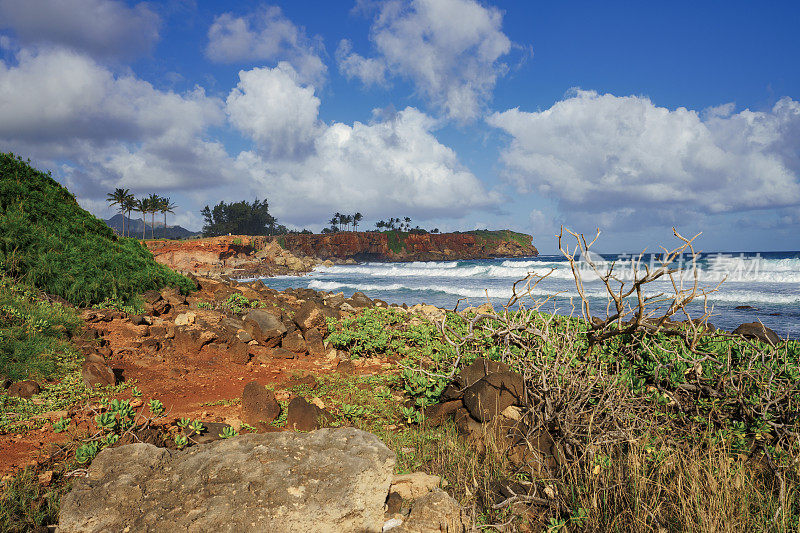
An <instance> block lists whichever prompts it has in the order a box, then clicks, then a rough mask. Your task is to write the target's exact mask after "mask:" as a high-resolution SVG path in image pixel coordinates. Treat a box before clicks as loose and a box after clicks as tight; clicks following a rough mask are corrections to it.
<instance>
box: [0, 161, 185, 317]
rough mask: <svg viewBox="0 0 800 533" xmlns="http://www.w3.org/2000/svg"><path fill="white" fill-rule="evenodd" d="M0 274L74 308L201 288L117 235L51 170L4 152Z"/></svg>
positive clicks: (0, 171) (0, 166) (0, 167)
mask: <svg viewBox="0 0 800 533" xmlns="http://www.w3.org/2000/svg"><path fill="white" fill-rule="evenodd" d="M0 274H2V275H4V276H9V277H11V278H14V279H17V280H20V281H23V282H25V283H28V284H31V285H33V286H35V287H37V288H39V289H41V290H44V291H46V292H47V293H49V294H54V295H58V296H60V297H62V298H64V299H66V300H68V301H69V302H70V303H72V304H75V305H90V304H96V303H100V302H103V301H104V300H106V299H114V300H118V301H122V302H125V301H128V300H130V298H131V297H132V296H134V295H135V294H137V293H140V292H144V291H146V290H149V289H158V288H161V287H164V286H166V285H172V286H175V287H179V288H180V289H181V290H182V291H184V292H185V291H188V290H190V289H191V288H192V287H193V286H194V284H193V282H192V281H190V280H189V279H187V278H185V277H183V276H180V275H178V274H176V273H175V272H173V271H171V270H170V269H168V268H167V267H165V266H163V265H160V264H158V263H156V262H155V261H154V260H153V256H152V254H151V253H150V252H148V251H147V249H146V248H144V247H143V246H142V245H141V244H140V243H139V242H138V241H137V240H135V239H124V238H120V237H117V236H116V235H114V232H113V231H111V229H110V228H109V227H108V226H106V224H105V223H104V222H103V221H102V220H100V219H98V218H96V217H94V216H93V215H92V214H90V213H89V212H87V211H85V210H84V209H81V207H80V206H79V205H78V202H77V200H76V199H75V197H74V196H73V195H72V194H71V193H70V192H69V191H68V190H67V189H66V188H64V187H63V186H61V185H60V184H58V183H57V182H56V181H55V180H54V179H53V178H52V177H50V175H49V174H46V173H44V172H41V171H39V170H36V169H35V168H33V167H31V166H30V165H29V164H28V163H26V162H25V161H23V160H22V159H21V158H19V157H17V156H15V155H13V154H7V153H0Z"/></svg>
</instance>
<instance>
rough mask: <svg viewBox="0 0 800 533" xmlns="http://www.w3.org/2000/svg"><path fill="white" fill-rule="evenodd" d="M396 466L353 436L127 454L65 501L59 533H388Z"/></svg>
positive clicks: (277, 438)
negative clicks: (388, 501) (387, 514)
mask: <svg viewBox="0 0 800 533" xmlns="http://www.w3.org/2000/svg"><path fill="white" fill-rule="evenodd" d="M393 466H394V454H393V453H392V452H391V451H390V450H389V449H388V448H387V447H386V446H385V445H384V444H383V443H381V442H380V440H379V439H378V438H377V437H376V436H374V435H372V434H370V433H366V432H364V431H360V430H357V429H354V428H338V429H321V430H319V431H314V432H311V433H305V434H302V433H293V432H281V433H265V434H248V435H241V436H238V437H234V438H232V439H227V440H221V441H216V442H213V443H210V444H207V445H203V446H195V447H192V448H189V449H187V450H184V451H181V452H174V451H169V450H166V449H164V448H157V447H156V446H153V445H150V444H131V445H127V446H120V447H118V448H110V449H107V450H104V451H103V452H101V453H100V454H98V456H97V457H96V458H95V460H94V462H93V463H92V465H91V466H90V467H89V475H88V477H87V478H85V479H80V480H79V481H77V482H76V483H75V485H74V487H73V489H72V491H71V492H70V493H69V494H68V495H66V496H65V497H64V498H63V500H62V504H61V513H60V521H59V526H58V530H57V531H59V532H63V533H66V532H78V531H81V532H84V531H87V532H88V531H97V532H99V531H153V532H155V531H165V532H166V531H170V532H171V531H213V532H215V533H217V532H223V531H231V532H233V531H236V532H240V531H272V532H282V531H286V532H292V533H296V532H299V531H314V532H347V531H352V532H356V531H358V532H368V531H381V528H382V526H383V520H384V511H383V505H384V501H385V500H386V495H387V493H388V490H389V486H390V485H391V482H392V468H393Z"/></svg>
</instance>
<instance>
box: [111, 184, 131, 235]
mask: <svg viewBox="0 0 800 533" xmlns="http://www.w3.org/2000/svg"><path fill="white" fill-rule="evenodd" d="M128 196H130V191H129V190H128V189H120V188H116V189H114V192H110V193H108V194H107V195H106V201H107V202H108V205H109V206H112V205H118V206H119V212H120V214H121V215H122V235H123V236H124V235H125V205H124V204H125V199H126V198H127V197H128Z"/></svg>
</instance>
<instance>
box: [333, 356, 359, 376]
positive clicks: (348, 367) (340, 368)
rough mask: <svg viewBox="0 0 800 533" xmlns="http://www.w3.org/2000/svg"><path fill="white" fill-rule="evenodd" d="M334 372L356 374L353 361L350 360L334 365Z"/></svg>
mask: <svg viewBox="0 0 800 533" xmlns="http://www.w3.org/2000/svg"><path fill="white" fill-rule="evenodd" d="M336 371H337V372H339V373H340V374H355V373H356V365H354V364H353V361H351V360H350V359H344V360H342V361H339V364H338V365H336Z"/></svg>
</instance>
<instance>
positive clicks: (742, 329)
mask: <svg viewBox="0 0 800 533" xmlns="http://www.w3.org/2000/svg"><path fill="white" fill-rule="evenodd" d="M733 333H734V334H737V335H742V336H744V337H747V338H750V339H757V340H760V341H761V342H766V343H767V344H772V345H773V346H774V345H776V344H780V342H781V338H780V337H779V336H778V334H777V333H775V332H774V331H772V330H771V329H769V328H768V327H767V326H765V325H764V324H762V323H761V322H749V323H747V324H742V325H741V326H739V327H738V328H736V329H735V330H733Z"/></svg>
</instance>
